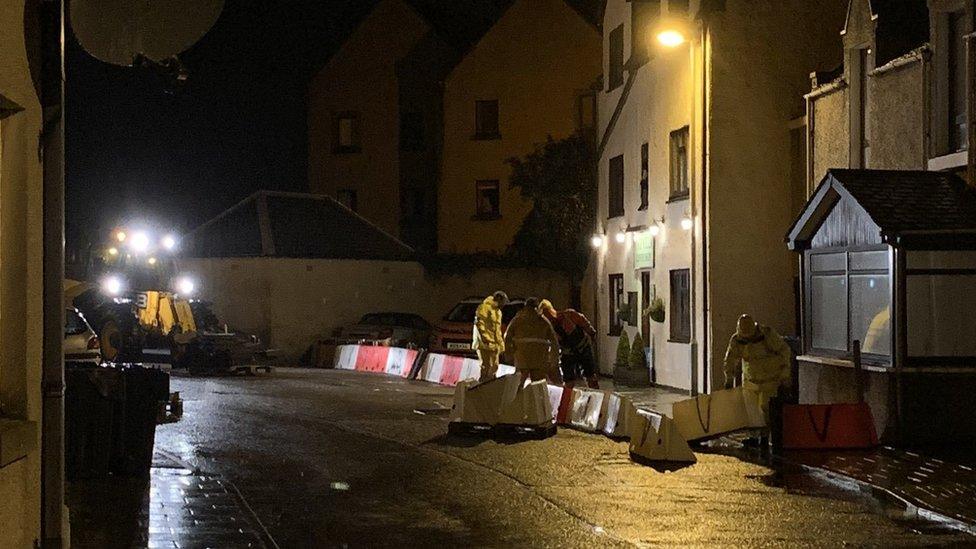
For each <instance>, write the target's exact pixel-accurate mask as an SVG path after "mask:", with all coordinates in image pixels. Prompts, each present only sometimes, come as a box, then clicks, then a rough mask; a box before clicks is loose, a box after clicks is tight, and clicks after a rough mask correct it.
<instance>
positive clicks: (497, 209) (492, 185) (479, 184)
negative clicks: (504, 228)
mask: <svg viewBox="0 0 976 549" xmlns="http://www.w3.org/2000/svg"><path fill="white" fill-rule="evenodd" d="M500 202H501V193H500V190H499V186H498V180H497V179H479V180H478V181H476V182H475V217H476V218H478V219H497V218H499V217H500V216H501V204H500Z"/></svg>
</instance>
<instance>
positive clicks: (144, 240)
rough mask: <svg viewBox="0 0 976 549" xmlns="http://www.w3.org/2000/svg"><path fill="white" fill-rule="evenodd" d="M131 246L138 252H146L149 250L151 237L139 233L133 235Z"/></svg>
mask: <svg viewBox="0 0 976 549" xmlns="http://www.w3.org/2000/svg"><path fill="white" fill-rule="evenodd" d="M131 246H132V249H133V250H134V251H136V252H145V251H147V250H149V235H148V234H146V233H144V232H138V233H136V234H134V235H132V244H131Z"/></svg>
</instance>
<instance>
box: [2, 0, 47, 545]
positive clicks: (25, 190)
mask: <svg viewBox="0 0 976 549" xmlns="http://www.w3.org/2000/svg"><path fill="white" fill-rule="evenodd" d="M24 22H25V21H24V2H22V1H19V2H13V1H10V2H0V95H3V96H4V97H6V98H7V99H8V100H10V101H13V102H15V103H17V104H18V105H20V106H21V107H23V108H24V110H23V111H21V112H19V113H17V114H14V115H12V116H9V117H7V118H5V119H2V120H0V147H2V148H0V311H2V314H0V408H2V414H3V415H4V417H9V418H13V419H26V420H30V421H34V422H37V423H38V424H39V423H40V415H41V390H40V386H41V356H40V353H41V322H42V316H41V315H42V306H41V269H42V262H41V165H40V160H39V158H38V135H39V132H40V128H41V111H40V105H39V104H38V100H37V96H36V93H35V91H34V88H33V84H32V81H31V78H30V73H29V68H28V60H27V57H26V53H27V47H26V45H25V43H24ZM36 441H37V443H36V444H35V445H34V449H33V450H32V451H31V452H30V453H29V454H28V455H27V457H26V458H25V459H21V460H19V461H15V462H13V463H11V464H9V465H7V466H6V467H2V468H0V547H2V548H8V547H10V548H26V547H31V546H32V544H33V542H34V540H35V539H37V538H38V537H39V535H40V432H39V431H38V432H37V439H36Z"/></svg>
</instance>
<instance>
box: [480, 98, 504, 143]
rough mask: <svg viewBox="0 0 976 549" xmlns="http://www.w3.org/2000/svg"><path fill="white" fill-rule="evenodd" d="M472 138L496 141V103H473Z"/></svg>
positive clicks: (493, 100) (494, 101)
mask: <svg viewBox="0 0 976 549" xmlns="http://www.w3.org/2000/svg"><path fill="white" fill-rule="evenodd" d="M474 137H475V139H498V138H500V137H501V133H500V132H499V131H498V101H497V100H495V99H492V100H490V101H475V102H474Z"/></svg>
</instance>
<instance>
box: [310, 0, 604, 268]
mask: <svg viewBox="0 0 976 549" xmlns="http://www.w3.org/2000/svg"><path fill="white" fill-rule="evenodd" d="M495 4H496V5H497V4H499V3H495ZM502 4H504V3H502ZM468 9H474V8H473V7H472V8H466V10H468ZM446 11H450V10H446ZM462 11H465V10H462ZM497 11H498V13H496V14H493V15H492V14H491V12H490V11H489V12H488V15H485V14H482V15H483V17H481V18H475V17H472V18H471V19H472V20H468V19H467V18H464V19H462V20H457V18H456V17H453V18H446V19H445V18H443V14H441V13H439V12H438V10H430V9H429V8H424V9H420V8H418V7H417V6H415V5H414V4H413V3H411V2H408V1H407V0H383V1H382V2H380V3H379V4H378V5H377V6H376V8H374V10H373V11H372V12H371V13H370V15H369V16H368V17H367V18H366V19H365V20H364V21H363V22H362V23H361V24H360V25H359V27H358V28H357V29H356V31H355V32H354V33H353V34H352V36H350V38H349V39H348V40H347V41H346V42H345V43H344V44H343V46H342V47H341V48H340V50H339V51H338V52H337V53H336V54H335V55H334V56H333V57H332V58H331V59H330V60H329V61H328V63H327V64H326V66H325V67H324V68H323V69H322V70H321V71H320V72H319V73H318V74H317V75H316V76H315V77H314V78H313V80H312V82H311V83H310V85H309V91H308V105H309V112H308V127H309V169H308V177H309V188H310V190H311V191H312V192H314V193H322V194H327V195H330V196H334V197H336V198H337V199H338V200H340V201H341V202H343V203H344V204H346V205H347V206H349V207H350V208H351V209H353V210H355V211H356V212H357V213H359V214H361V215H363V216H364V217H366V218H367V219H369V220H371V221H373V222H374V223H376V224H377V225H379V226H380V227H382V228H383V229H384V230H386V231H388V232H390V233H391V234H394V235H396V236H397V237H399V238H401V239H403V240H404V241H405V242H406V243H408V244H410V245H411V246H413V247H415V248H417V249H418V250H421V251H425V252H435V251H440V252H460V253H464V252H475V251H490V252H504V251H505V250H506V249H507V248H508V245H509V244H510V242H511V239H512V236H513V235H514V234H515V231H517V230H518V227H519V226H520V225H521V222H522V218H523V217H524V216H525V214H526V213H527V212H528V211H529V209H530V207H531V205H530V204H528V203H527V202H526V201H524V200H522V199H521V198H520V197H519V195H518V193H517V192H512V191H510V190H509V189H508V185H507V179H508V175H509V167H508V165H507V164H506V162H505V161H506V160H507V159H508V158H510V157H513V156H522V155H525V154H527V153H529V152H531V151H532V150H533V147H534V145H535V144H537V143H542V142H544V141H545V140H546V138H547V137H548V136H552V137H554V138H559V137H565V136H568V135H570V134H572V133H573V132H574V131H576V130H577V129H578V128H580V127H581V126H582V127H584V128H586V127H589V128H592V126H593V124H594V119H595V107H594V100H595V98H594V95H593V94H594V92H593V90H592V86H593V83H594V82H595V81H596V80H597V78H598V76H599V73H600V34H599V31H598V30H597V27H596V25H594V24H592V23H591V22H589V21H588V20H587V19H586V18H585V17H584V16H583V15H581V13H580V12H578V11H577V10H576V9H574V8H573V7H572V6H570V5H569V4H567V2H566V1H564V0H514V1H512V2H510V3H508V4H506V5H504V9H500V10H497ZM455 15H456V14H455ZM378 52H379V53H378ZM587 101H588V102H589V103H588V106H587V105H586V102H587ZM581 109H585V112H582V113H581Z"/></svg>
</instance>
